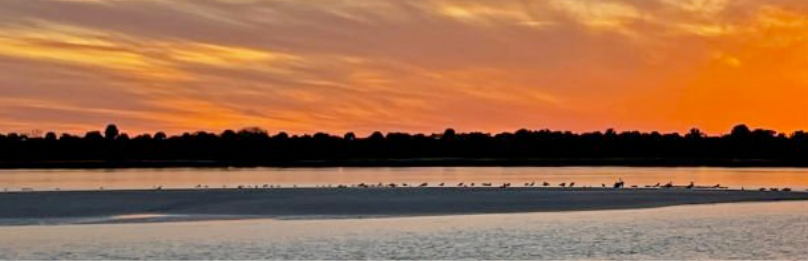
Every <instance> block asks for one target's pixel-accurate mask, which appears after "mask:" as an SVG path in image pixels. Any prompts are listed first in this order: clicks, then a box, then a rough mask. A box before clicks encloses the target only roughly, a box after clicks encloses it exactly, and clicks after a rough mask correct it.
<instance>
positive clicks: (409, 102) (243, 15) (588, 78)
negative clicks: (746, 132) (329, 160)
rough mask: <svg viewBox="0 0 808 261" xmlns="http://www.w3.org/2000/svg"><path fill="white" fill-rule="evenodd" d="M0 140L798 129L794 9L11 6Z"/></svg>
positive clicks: (804, 49) (261, 0)
mask: <svg viewBox="0 0 808 261" xmlns="http://www.w3.org/2000/svg"><path fill="white" fill-rule="evenodd" d="M0 72H1V73H0V94H2V95H0V132H11V131H15V132H30V131H32V130H35V129H41V130H56V131H60V132H76V133H82V132H84V131H85V130H88V129H98V128H101V127H103V126H105V125H106V124H107V123H110V122H115V123H117V124H118V125H119V126H121V128H123V129H125V130H126V131H128V132H154V131H158V130H163V131H168V132H171V133H178V132H182V131H194V130H208V131H221V130H224V129H238V128H242V127H250V126H257V127H261V128H265V129H268V130H269V131H270V132H273V133H274V132H278V131H287V132H292V133H311V132H315V131H327V132H333V133H342V132H346V131H356V132H357V133H361V134H367V133H370V132H371V131H375V130H381V131H409V132H435V131H441V130H442V129H444V128H447V127H453V128H455V129H457V130H460V131H474V130H479V131H488V132H500V131H512V130H515V129H519V128H530V129H541V128H551V129H564V130H573V131H591V130H603V129H606V128H610V127H613V128H616V129H618V130H635V129H636V130H644V131H648V130H661V131H680V132H682V131H686V130H688V129H689V128H691V127H698V128H700V129H702V130H704V131H706V132H708V133H724V132H727V131H728V130H729V128H730V127H731V126H732V125H735V124H737V123H746V124H748V125H750V126H753V127H764V128H771V129H775V130H778V131H781V132H792V131H795V130H798V129H808V1H803V0H737V1H731V0H633V1H632V0H521V1H502V0H402V1H393V0H379V1H367V0H353V1H350V0H329V1H319V0H4V1H0Z"/></svg>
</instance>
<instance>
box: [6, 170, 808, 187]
mask: <svg viewBox="0 0 808 261" xmlns="http://www.w3.org/2000/svg"><path fill="white" fill-rule="evenodd" d="M618 178H622V179H624V180H626V182H627V184H628V185H640V186H642V185H650V184H656V183H658V182H661V183H666V182H668V181H673V182H675V183H677V184H686V183H689V182H690V181H694V182H696V183H697V184H699V185H714V184H718V183H720V184H721V185H722V186H730V187H734V188H740V187H747V188H750V187H755V188H756V187H791V188H799V189H805V188H808V169H806V168H666V167H662V168H644V167H418V168H170V169H123V170H81V169H80V170H0V189H4V190H19V189H21V188H32V189H35V190H53V189H57V188H59V189H99V188H101V187H104V188H105V189H148V188H153V187H155V186H163V187H164V188H190V187H194V186H196V185H198V184H203V185H208V186H210V187H222V186H228V187H235V186H238V185H259V184H260V185H262V184H276V185H282V186H287V187H289V186H294V185H296V186H318V185H329V184H330V185H337V184H356V183H361V182H364V183H374V184H375V183H379V182H383V183H390V182H395V183H402V182H406V183H417V184H420V183H422V182H430V183H431V184H432V185H436V184H437V183H440V182H447V183H450V184H455V183H458V182H466V183H471V182H476V183H481V182H493V183H500V182H512V183H514V184H523V183H524V182H532V181H536V182H542V181H548V182H551V183H553V184H557V183H560V182H575V183H576V184H580V185H584V186H600V185H601V184H602V183H606V184H611V183H613V182H614V181H615V180H617V179H618Z"/></svg>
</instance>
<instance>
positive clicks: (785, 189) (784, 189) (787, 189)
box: [783, 188, 791, 192]
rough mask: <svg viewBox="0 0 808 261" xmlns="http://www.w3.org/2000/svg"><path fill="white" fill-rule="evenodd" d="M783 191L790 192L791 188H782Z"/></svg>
mask: <svg viewBox="0 0 808 261" xmlns="http://www.w3.org/2000/svg"><path fill="white" fill-rule="evenodd" d="M783 191H786V192H788V191H791V188H783Z"/></svg>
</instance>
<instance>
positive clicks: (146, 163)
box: [0, 158, 808, 169]
mask: <svg viewBox="0 0 808 261" xmlns="http://www.w3.org/2000/svg"><path fill="white" fill-rule="evenodd" d="M499 166H503V167H562V166H626V167H808V161H797V160H795V161H791V160H768V159H758V160H754V159H688V158H406V159H347V160H293V161H227V160H137V161H120V160H116V161H105V160H71V161H0V169H105V168H186V167H194V168H221V167H499Z"/></svg>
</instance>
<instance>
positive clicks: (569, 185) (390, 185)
mask: <svg viewBox="0 0 808 261" xmlns="http://www.w3.org/2000/svg"><path fill="white" fill-rule="evenodd" d="M512 186H513V185H512V184H511V183H510V182H504V183H501V184H494V183H491V182H482V183H476V182H470V183H466V182H460V183H457V184H456V185H452V184H447V183H446V182H441V183H438V184H437V185H433V186H430V184H429V183H428V182H423V183H420V184H419V183H416V184H409V183H406V182H404V183H382V182H379V183H358V184H348V185H346V184H337V185H331V184H328V185H316V186H315V188H340V189H346V188H426V187H458V188H469V187H484V188H494V187H496V188H501V189H505V188H510V187H512ZM291 187H292V188H297V185H292V186H291ZM523 187H528V188H529V187H559V188H575V187H576V186H575V182H569V183H567V182H561V183H559V184H557V186H552V184H550V183H549V182H547V181H544V182H541V183H536V182H535V181H533V182H525V183H524V186H523ZM579 187H580V188H593V186H579ZM600 187H601V188H609V187H610V188H615V189H622V188H626V183H625V182H624V181H623V180H622V179H618V180H617V181H616V182H614V184H613V185H612V186H607V185H606V183H601V186H600ZM642 187H644V188H684V189H729V187H726V186H721V184H715V185H712V186H697V185H696V184H695V183H694V182H692V181H691V182H690V183H689V184H687V185H674V184H673V182H668V183H665V184H662V183H656V184H654V185H645V186H642ZM195 188H197V189H209V188H211V187H210V186H208V185H203V184H198V185H196V186H195ZM221 188H222V189H227V188H228V187H227V186H226V185H225V186H221ZM232 188H235V189H277V188H281V185H278V184H263V185H238V186H235V187H232ZM630 188H640V186H639V185H631V186H630ZM102 189H103V188H102ZM154 189H156V190H162V189H163V186H155V187H154ZM741 190H746V188H744V187H741ZM758 190H759V191H792V190H791V188H788V187H785V188H776V187H773V188H764V187H761V188H759V189H758ZM806 191H808V190H806Z"/></svg>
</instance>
